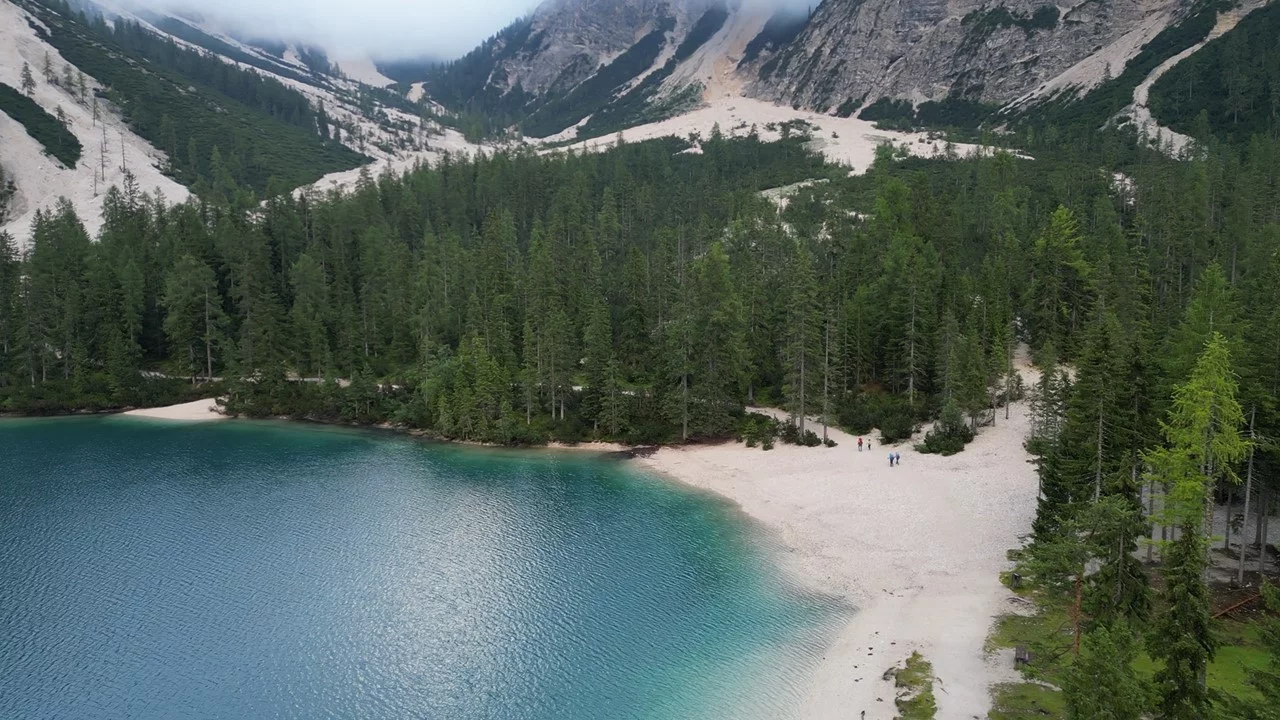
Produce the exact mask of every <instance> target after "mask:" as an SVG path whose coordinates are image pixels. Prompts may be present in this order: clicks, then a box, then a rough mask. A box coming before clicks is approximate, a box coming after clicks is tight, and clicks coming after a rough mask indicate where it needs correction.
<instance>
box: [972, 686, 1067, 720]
mask: <svg viewBox="0 0 1280 720" xmlns="http://www.w3.org/2000/svg"><path fill="white" fill-rule="evenodd" d="M1065 714H1066V706H1065V705H1064V704H1063V700H1062V691H1061V690H1058V689H1056V688H1052V687H1048V686H1046V685H1038V684H1036V683H1005V684H1002V685H997V686H996V687H995V689H994V691H993V692H992V697H991V712H990V713H989V714H988V715H987V717H988V718H991V720H1024V719H1025V718H1046V717H1051V718H1052V717H1063V716H1064V715H1065Z"/></svg>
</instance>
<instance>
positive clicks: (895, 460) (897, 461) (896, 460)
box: [893, 452, 902, 465]
mask: <svg viewBox="0 0 1280 720" xmlns="http://www.w3.org/2000/svg"><path fill="white" fill-rule="evenodd" d="M893 464H894V465H901V464H902V453H900V452H896V453H894V454H893Z"/></svg>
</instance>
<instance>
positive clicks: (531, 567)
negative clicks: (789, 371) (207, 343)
mask: <svg viewBox="0 0 1280 720" xmlns="http://www.w3.org/2000/svg"><path fill="white" fill-rule="evenodd" d="M768 543H769V540H768V539H767V538H766V537H764V535H763V534H762V533H761V532H760V531H759V530H758V529H757V528H755V527H753V526H752V525H751V524H750V523H749V522H748V521H747V520H746V519H745V518H744V517H742V516H741V515H740V514H738V513H737V512H736V511H735V510H733V509H732V508H731V507H729V506H728V505H727V504H725V503H723V502H720V501H717V500H716V499H714V498H711V497H708V496H705V495H701V494H697V493H693V492H689V491H686V490H684V489H682V488H680V487H677V486H675V485H673V484H671V483H668V482H665V481H663V480H660V479H657V478H652V477H648V476H646V475H643V474H640V473H637V472H634V471H632V470H630V469H629V467H628V466H627V465H625V464H623V463H620V462H616V461H611V460H608V459H602V458H596V457H591V456H585V455H580V454H573V453H564V452H561V453H555V452H515V451H511V452H507V451H491V450H479V449H469V448H460V447H454V446H447V445H437V444H429V443H423V442H419V441H416V440H412V439H409V438H403V437H397V436H393V435H389V434H387V435H384V434H379V433H373V432H361V431H348V430H338V429H327V428H312V427H307V426H298V425H290V424H285V423H256V422H240V421H231V422H224V423H213V424H165V423H158V422H150V421H143V420H133V419H128V418H118V417H107V418H67V419H49V420H0V718H5V719H6V720H27V719H35V718H41V719H43V718H94V719H115V718H131V719H137V718H144V719H150V718H166V719H168V718H343V719H345V718H442V719H446V718H447V719H458V720H472V719H475V720H479V719H482V718H483V719H485V720H494V719H499V720H505V719H508V718H511V719H516V718H519V719H521V720H526V719H534V720H539V719H543V718H545V719H548V720H550V719H552V718H555V719H557V720H576V719H579V718H582V719H586V718H592V719H596V718H653V719H655V720H657V719H667V718H671V719H675V718H680V719H685V718H708V719H709V718H762V719H763V718H778V717H787V716H791V715H793V714H794V713H795V711H796V708H797V706H798V705H799V703H800V701H801V700H802V699H803V696H804V693H805V690H806V681H807V677H808V674H809V672H810V670H811V669H812V667H813V666H814V663H815V662H816V660H817V659H818V658H819V657H820V656H821V654H822V652H823V651H824V649H825V646H826V642H827V640H828V638H829V632H830V630H831V628H832V627H833V623H835V622H838V620H839V619H840V618H841V617H842V616H843V614H844V613H845V612H847V610H846V609H845V608H844V607H842V606H840V605H838V604H837V603H835V602H833V601H831V600H828V599H824V598H820V597H815V596H812V595H806V594H803V593H800V592H798V591H796V590H795V589H793V588H792V587H791V586H790V585H788V583H787V582H786V581H785V579H784V578H782V576H781V575H780V573H779V571H778V569H777V568H776V567H775V565H774V563H773V562H772V560H771V554H772V552H773V551H774V549H773V548H771V547H770V546H769V544H768Z"/></svg>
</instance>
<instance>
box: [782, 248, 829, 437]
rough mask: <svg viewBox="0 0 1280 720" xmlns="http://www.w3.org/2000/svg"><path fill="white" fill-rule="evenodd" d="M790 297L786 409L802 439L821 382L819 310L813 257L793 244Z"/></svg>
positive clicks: (820, 315)
mask: <svg viewBox="0 0 1280 720" xmlns="http://www.w3.org/2000/svg"><path fill="white" fill-rule="evenodd" d="M790 274H791V278H790V285H791V293H790V302H789V303H788V305H787V346H786V347H787V349H786V360H787V406H788V409H789V410H790V412H791V417H792V422H794V423H795V424H796V427H797V428H798V429H799V431H800V436H801V437H804V433H805V419H806V415H807V413H808V412H810V411H811V410H812V407H813V403H812V400H811V398H812V397H813V395H814V392H813V391H814V388H815V387H817V383H818V381H820V380H821V374H822V362H821V358H822V353H821V337H822V327H821V320H822V314H821V307H820V306H819V303H818V284H817V278H816V277H815V275H814V269H813V256H812V255H811V254H810V253H809V249H808V248H807V247H806V246H805V244H804V242H797V243H796V252H795V258H794V259H793V261H792V265H791V273H790Z"/></svg>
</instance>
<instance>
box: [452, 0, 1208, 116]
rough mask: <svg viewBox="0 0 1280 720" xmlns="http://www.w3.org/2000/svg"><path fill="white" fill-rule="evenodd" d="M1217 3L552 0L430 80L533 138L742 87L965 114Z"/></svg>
mask: <svg viewBox="0 0 1280 720" xmlns="http://www.w3.org/2000/svg"><path fill="white" fill-rule="evenodd" d="M1208 7H1209V6H1208V5H1206V4H1205V3H1204V2H1201V1H1198V0H1077V1H1076V2H1074V3H1073V4H1070V5H1058V4H1052V3H1050V2H1048V1H1047V0H950V2H943V1H942V0H913V1H912V2H904V1H903V0H826V1H825V2H822V3H821V4H819V5H817V7H816V8H813V9H812V10H811V11H808V12H807V11H805V10H798V11H797V10H796V9H789V10H788V9H776V8H773V7H767V6H763V5H761V4H760V3H758V2H752V1H751V0H729V2H728V3H727V4H722V3H721V2H720V0H549V1H548V2H547V3H544V4H543V5H542V6H541V7H539V8H538V9H537V10H536V11H535V12H534V13H533V14H532V15H531V16H530V17H528V18H524V19H522V20H520V21H518V22H517V23H515V24H513V25H511V26H510V27H508V28H507V29H506V30H504V31H503V32H502V33H499V34H498V35H496V36H495V37H493V38H491V39H490V40H489V41H487V42H486V43H485V44H483V45H482V46H480V47H479V48H477V49H476V50H475V51H473V52H472V53H471V54H469V55H468V56H466V57H465V58H462V59H461V60H459V61H457V62H454V63H452V64H450V65H448V66H447V67H445V68H444V69H443V70H441V71H439V72H437V73H436V74H435V75H434V76H433V78H432V79H431V81H430V82H429V83H428V91H429V92H430V93H431V94H432V95H433V96H434V97H436V98H437V99H439V100H441V101H442V102H444V103H445V104H446V105H448V106H451V107H454V108H459V109H462V108H465V109H469V110H471V111H473V112H477V113H483V114H486V115H488V116H489V117H501V118H502V120H503V124H504V125H510V124H512V123H519V125H520V128H521V129H522V130H523V131H524V133H525V134H527V135H532V136H535V137H544V136H548V135H556V136H557V137H559V136H560V135H558V134H560V133H563V131H565V130H566V129H569V128H575V129H576V133H577V135H579V136H584V135H601V134H606V133H610V132H613V131H615V130H617V129H619V128H620V127H624V126H626V125H629V124H636V123H640V122H646V121H649V120H653V119H656V118H659V117H664V116H669V115H671V114H673V113H676V112H679V111H681V110H685V109H688V108H690V107H692V106H695V105H698V104H702V103H705V102H708V101H710V100H712V99H713V98H715V97H720V96H739V95H742V96H747V97H751V98H757V99H761V100H767V101H770V102H774V103H778V104H781V105H784V106H791V107H795V108H798V109H804V110H812V111H816V112H822V113H833V114H839V115H842V116H847V115H850V114H853V113H857V112H859V111H863V112H866V111H867V109H868V108H871V110H872V112H870V113H868V114H866V115H864V117H868V118H869V119H879V118H882V117H883V116H884V113H883V112H881V113H880V114H879V115H877V114H876V112H875V111H882V110H883V109H884V108H885V107H888V108H889V109H890V110H893V108H895V107H900V106H901V104H902V103H909V105H908V106H907V107H908V110H907V112H908V113H910V112H912V111H911V107H915V106H919V105H920V104H921V103H925V102H930V101H931V102H932V103H934V104H939V103H951V104H957V105H961V106H964V107H967V108H969V110H970V114H971V115H972V109H973V108H981V109H982V112H985V113H989V112H990V111H991V110H992V109H994V108H995V107H997V106H1002V105H1007V104H1010V103H1013V102H1014V101H1018V102H1019V105H1020V106H1022V107H1028V106H1031V105H1035V104H1036V103H1037V102H1040V101H1043V100H1047V99H1052V98H1054V97H1055V96H1063V94H1064V93H1065V94H1066V96H1076V95H1083V94H1085V93H1088V92H1089V91H1091V90H1093V89H1094V88H1097V87H1098V86H1100V85H1102V84H1103V83H1104V82H1106V81H1107V80H1109V79H1110V78H1113V77H1116V76H1119V75H1121V74H1122V73H1123V72H1124V71H1125V69H1126V67H1127V66H1128V65H1129V63H1130V61H1131V60H1133V59H1134V58H1135V57H1139V56H1140V55H1141V54H1142V52H1143V50H1144V48H1147V47H1148V46H1150V45H1152V41H1153V40H1154V39H1155V38H1157V37H1159V36H1160V35H1161V33H1162V32H1164V31H1166V30H1170V29H1171V28H1173V27H1175V26H1177V25H1178V24H1179V23H1181V22H1183V21H1185V20H1187V19H1188V18H1191V17H1193V16H1195V15H1196V13H1198V12H1201V11H1202V10H1205V9H1206V8H1208ZM1214 12H1216V10H1215V9H1212V8H1210V9H1209V10H1208V11H1207V17H1209V19H1210V22H1211V21H1212V17H1213V13H1214ZM1201 14H1202V15H1204V13H1201ZM1184 34H1185V33H1184ZM1175 35H1176V37H1173V38H1169V37H1165V38H1162V40H1161V42H1160V43H1156V44H1155V45H1159V46H1160V48H1161V52H1163V48H1164V47H1165V46H1166V45H1169V46H1172V45H1173V44H1176V42H1181V41H1182V39H1183V38H1182V35H1178V34H1176V33H1175ZM1201 37H1203V35H1201ZM1197 39H1198V38H1197ZM1175 41H1176V42H1175ZM1192 42H1194V39H1193V40H1192ZM1186 44H1190V43H1186ZM1183 47H1185V45H1183V46H1182V47H1178V48H1176V49H1174V50H1173V52H1177V51H1178V50H1181V49H1182V48H1183ZM1147 54H1148V55H1152V54H1153V51H1151V50H1150V49H1149V51H1148V53H1147ZM1164 57H1167V55H1164V56H1162V57H1161V58H1160V59H1164ZM1126 82H1127V81H1126ZM1134 84H1136V83H1134ZM1126 87H1128V86H1126ZM1131 89H1132V88H1128V90H1130V91H1131ZM1113 90H1114V88H1113ZM1116 92H1120V91H1116ZM895 101H896V102H897V103H899V105H895V104H894V102H895ZM886 103H887V105H886ZM1116 109H1118V108H1116ZM569 134H572V132H570V133H569Z"/></svg>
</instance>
